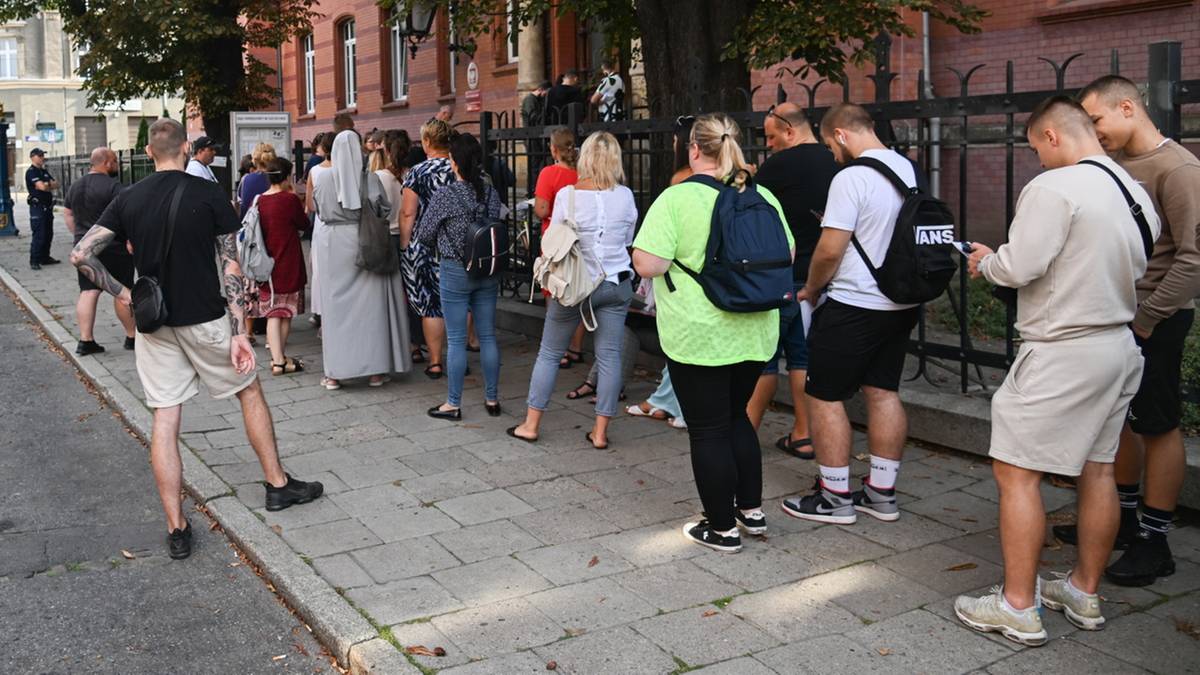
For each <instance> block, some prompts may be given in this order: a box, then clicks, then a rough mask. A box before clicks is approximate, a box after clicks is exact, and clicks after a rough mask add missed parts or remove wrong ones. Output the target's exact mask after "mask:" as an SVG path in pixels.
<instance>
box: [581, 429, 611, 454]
mask: <svg viewBox="0 0 1200 675" xmlns="http://www.w3.org/2000/svg"><path fill="white" fill-rule="evenodd" d="M583 437H584V438H586V439H587V442H588V443H591V444H592V447H593V448H595V449H597V450H607V449H608V443H605V444H604V445H596V441H593V440H592V432H590V431H589V432H587V433H586V434H584V435H583Z"/></svg>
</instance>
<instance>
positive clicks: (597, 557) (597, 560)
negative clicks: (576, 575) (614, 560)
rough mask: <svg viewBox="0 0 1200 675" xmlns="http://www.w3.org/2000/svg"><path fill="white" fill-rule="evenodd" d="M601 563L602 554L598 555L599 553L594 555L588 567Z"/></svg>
mask: <svg viewBox="0 0 1200 675" xmlns="http://www.w3.org/2000/svg"><path fill="white" fill-rule="evenodd" d="M599 564H600V556H597V555H594V556H592V559H591V560H589V561H588V567H595V566H596V565H599Z"/></svg>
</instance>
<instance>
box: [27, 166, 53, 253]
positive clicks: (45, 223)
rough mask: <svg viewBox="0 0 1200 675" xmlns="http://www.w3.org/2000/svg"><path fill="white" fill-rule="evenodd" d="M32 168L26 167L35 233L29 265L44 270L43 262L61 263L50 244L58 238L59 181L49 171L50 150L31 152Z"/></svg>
mask: <svg viewBox="0 0 1200 675" xmlns="http://www.w3.org/2000/svg"><path fill="white" fill-rule="evenodd" d="M29 163H30V164H29V168H28V169H26V170H25V190H26V191H27V192H28V193H29V201H28V203H29V230H30V231H31V232H32V233H33V236H32V237H31V238H30V241H29V267H30V269H35V270H40V269H42V265H57V264H58V261H57V260H55V259H54V258H51V257H50V243H51V242H52V241H54V193H53V192H52V191H53V190H57V189H58V181H56V180H54V176H51V175H50V172H49V171H47V170H46V151H45V150H42V149H41V148H34V149H33V150H30V151H29Z"/></svg>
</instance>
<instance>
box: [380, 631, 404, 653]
mask: <svg viewBox="0 0 1200 675" xmlns="http://www.w3.org/2000/svg"><path fill="white" fill-rule="evenodd" d="M379 637H381V638H383V639H384V640H387V642H388V643H389V644H391V645H392V646H393V647H395V648H396V649H399V650H400V651H404V646H403V645H401V644H400V641H399V640H397V639H396V636H395V635H393V634H392V627H391V626H384V627H383V628H380V629H379Z"/></svg>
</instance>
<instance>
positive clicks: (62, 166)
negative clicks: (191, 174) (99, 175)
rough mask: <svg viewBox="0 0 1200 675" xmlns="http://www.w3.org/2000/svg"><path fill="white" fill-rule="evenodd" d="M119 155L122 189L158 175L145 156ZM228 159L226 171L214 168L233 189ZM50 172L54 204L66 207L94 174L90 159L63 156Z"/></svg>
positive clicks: (49, 164) (49, 162) (51, 162)
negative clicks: (77, 184) (79, 184)
mask: <svg viewBox="0 0 1200 675" xmlns="http://www.w3.org/2000/svg"><path fill="white" fill-rule="evenodd" d="M113 152H115V153H116V155H117V172H118V173H117V180H118V181H120V183H121V184H122V185H133V184H134V183H136V182H138V181H139V180H141V179H143V178H145V177H146V176H149V175H150V174H152V173H154V160H152V159H150V157H149V156H148V155H146V154H144V153H138V152H134V151H133V150H114V151H113ZM228 160H229V158H226V165H225V166H223V167H218V166H213V167H210V168H211V169H212V171H213V174H214V175H216V177H217V181H218V183H219V184H220V185H221V186H223V187H224V186H228V185H229V172H230V170H231V169H230V165H229V163H228ZM46 169H47V170H48V171H49V172H50V175H52V176H54V177H55V178H56V179H57V180H58V190H56V191H55V193H54V201H55V203H56V204H58V205H59V206H62V204H63V201H64V198H65V197H66V194H67V190H69V189H70V188H71V183H73V182H74V181H75V180H76V179H78V178H79V177H80V176H83V175H84V174H86V173H87V172H88V171H90V170H91V157H90V156H89V155H60V156H58V157H47V158H46Z"/></svg>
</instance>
